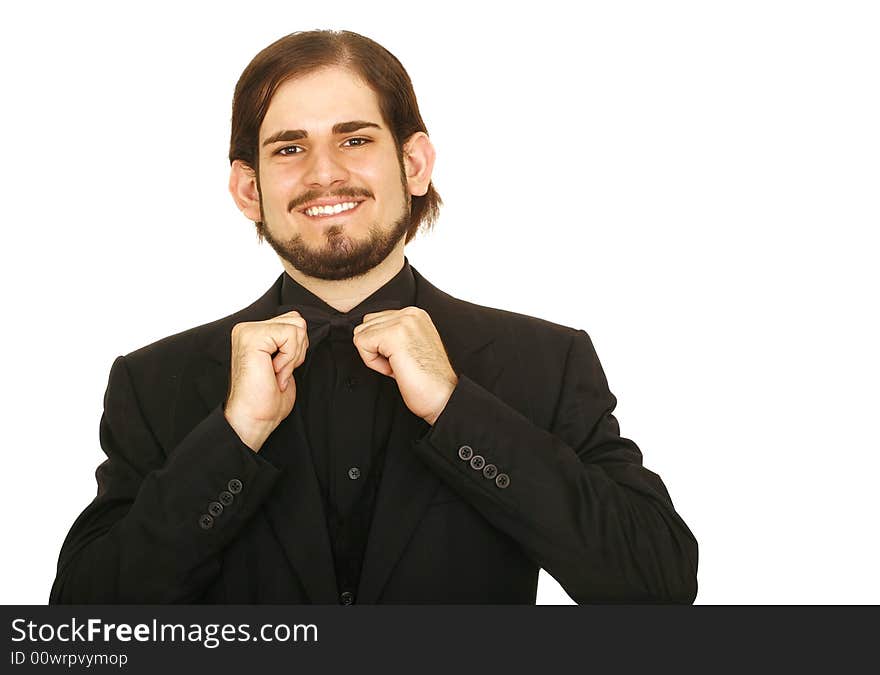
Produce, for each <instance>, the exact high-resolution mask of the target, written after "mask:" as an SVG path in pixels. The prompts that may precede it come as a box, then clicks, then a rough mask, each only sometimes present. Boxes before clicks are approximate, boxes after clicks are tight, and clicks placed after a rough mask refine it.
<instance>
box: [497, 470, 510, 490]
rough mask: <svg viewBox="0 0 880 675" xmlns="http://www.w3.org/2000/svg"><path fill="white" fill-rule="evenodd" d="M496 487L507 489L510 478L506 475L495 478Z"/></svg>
mask: <svg viewBox="0 0 880 675" xmlns="http://www.w3.org/2000/svg"><path fill="white" fill-rule="evenodd" d="M495 485H497V486H498V487H500V488H506V487H507V486H508V485H510V476H508V475H507V474H506V473H499V474H498V475H497V476H495Z"/></svg>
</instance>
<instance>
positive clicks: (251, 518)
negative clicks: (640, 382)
mask: <svg viewBox="0 0 880 675" xmlns="http://www.w3.org/2000/svg"><path fill="white" fill-rule="evenodd" d="M413 274H414V276H415V279H416V304H417V305H418V306H419V307H421V308H423V309H424V310H425V311H427V312H428V314H429V315H430V316H431V319H432V320H433V322H434V325H435V326H436V327H437V330H438V332H439V334H440V336H441V338H442V339H443V343H444V345H445V347H446V350H447V352H448V354H449V357H450V361H451V363H452V365H453V367H454V369H455V371H456V373H457V374H458V376H459V383H458V385H457V387H456V389H455V391H454V392H453V394H452V397H451V398H450V400H449V403H448V404H447V407H446V409H445V410H444V411H443V413H442V414H441V415H440V417H439V418H438V419H437V421H436V423H435V425H434V426H433V427H430V426H429V425H428V424H427V423H426V422H424V421H423V420H421V419H420V418H418V417H416V416H414V415H412V414H411V413H409V411H407V410H405V408H404V409H403V410H402V411H401V412H399V413H398V415H397V417H396V419H395V421H394V423H393V426H392V432H391V438H390V441H389V445H388V447H387V451H386V459H385V467H384V471H383V475H382V481H381V484H380V487H379V492H378V495H377V497H376V506H375V512H374V516H373V521H372V525H371V528H370V533H369V539H368V543H367V549H366V552H365V558H364V565H363V571H362V575H361V582H360V587H359V588H358V590H357V593H356V595H355V601H356V602H358V603H489V604H495V603H528V604H534V602H535V593H536V587H537V578H538V570H539V568H543V569H545V570H546V571H547V572H548V573H550V574H551V575H552V576H553V577H555V578H556V579H557V580H558V581H559V583H560V584H561V585H562V586H563V588H565V590H566V591H567V592H568V594H569V595H570V596H571V597H572V598H573V599H574V600H575V601H577V602H579V603H586V602H683V603H690V602H692V601H693V600H694V597H695V596H696V591H697V581H696V575H697V543H696V540H695V539H694V537H693V535H692V534H691V532H690V530H689V529H688V527H687V525H685V523H684V522H683V521H682V519H681V518H680V517H679V516H678V514H677V513H676V512H675V510H674V508H673V505H672V502H671V500H670V498H669V495H668V493H667V491H666V488H665V487H664V485H663V483H662V481H661V480H660V478H659V477H658V476H657V475H656V474H654V473H652V472H651V471H648V470H647V469H645V468H644V467H643V466H642V455H641V452H640V451H639V449H638V447H637V446H636V445H635V444H634V443H633V442H632V441H630V440H628V439H626V438H621V437H620V435H619V426H618V423H617V420H616V419H615V418H614V416H613V415H612V410H613V409H614V407H615V404H616V399H615V397H614V395H613V394H611V392H610V391H609V389H608V385H607V382H606V379H605V376H604V374H603V371H602V367H601V366H600V364H599V360H598V358H597V356H596V353H595V351H594V350H593V346H592V343H591V341H590V339H589V337H588V336H587V334H586V333H585V332H583V331H579V330H574V329H572V328H566V327H564V326H560V325H556V324H553V323H549V322H547V321H542V320H540V319H536V318H533V317H528V316H523V315H520V314H514V313H511V312H506V311H502V310H497V309H491V308H487V307H481V306H478V305H474V304H471V303H467V302H463V301H461V300H458V299H456V298H453V297H451V296H449V295H447V294H446V293H443V292H442V291H440V290H438V289H437V288H435V287H434V286H433V285H431V284H430V283H428V281H426V280H425V279H424V277H422V276H421V275H420V274H419V273H418V272H417V271H416V270H415V269H413ZM281 279H282V277H279V278H278V280H277V281H276V282H275V283H274V284H273V285H272V287H271V288H270V289H269V290H268V291H267V292H266V293H265V294H264V295H263V296H262V297H261V298H259V299H258V300H257V301H256V302H254V303H253V304H252V305H250V306H249V307H246V308H245V309H243V310H241V311H239V312H237V313H235V314H232V315H230V316H228V317H226V318H223V319H220V320H218V321H215V322H213V323H209V324H206V325H203V326H199V327H197V328H193V329H190V330H188V331H185V332H183V333H179V334H177V335H173V336H170V337H168V338H165V339H163V340H160V341H158V342H156V343H154V344H151V345H149V346H146V347H143V348H142V349H139V350H137V351H135V352H132V353H131V354H128V355H126V356H120V357H118V358H117V359H116V361H115V362H114V363H113V367H112V369H111V371H110V377H109V383H108V386H107V390H106V394H105V397H104V414H103V416H102V418H101V424H100V440H101V446H102V448H103V450H104V452H105V453H106V454H107V460H106V461H105V462H104V463H103V464H101V465H100V466H99V467H98V470H97V472H96V478H97V482H98V494H97V497H96V498H95V499H94V501H93V502H92V503H91V504H90V505H89V506H88V507H87V508H86V510H85V511H84V512H83V513H82V514H81V515H80V516H79V518H78V519H77V520H76V522H75V523H74V524H73V527H72V529H71V530H70V533H69V534H68V536H67V539H66V540H65V542H64V545H63V548H62V550H61V555H60V559H59V563H58V573H57V577H56V579H55V583H54V585H53V587H52V592H51V597H50V602H58V603H62V602H73V603H91V602H97V603H117V602H124V603H169V602H190V603H199V602H210V603H214V602H216V603H269V602H277V603H337V602H340V595H339V589H337V587H336V580H335V574H334V566H333V559H332V553H331V548H330V542H329V539H328V534H327V528H326V519H325V517H324V513H323V505H322V498H321V494H320V491H319V487H318V480H317V477H316V474H315V470H314V468H313V466H312V461H311V453H310V452H309V451H308V447H307V446H306V445H305V444H306V440H305V435H304V433H303V428H302V421H301V420H300V417H299V415H298V414H296V410H297V409H296V406H295V405H294V412H293V413H291V415H290V416H289V417H288V418H287V419H286V420H285V421H284V422H283V423H282V424H281V425H280V426H279V427H278V428H277V429H276V430H275V432H274V433H273V434H272V435H271V436H270V437H269V439H268V440H267V441H266V443H265V445H264V446H263V447H262V449H261V450H260V452H259V453H254V452H253V451H251V450H250V449H249V448H248V447H247V446H245V445H244V444H243V443H242V442H241V440H240V439H239V438H238V436H237V435H236V433H235V432H234V431H233V430H232V428H231V427H230V426H229V424H228V423H227V422H226V420H225V418H224V416H223V411H222V404H223V401H224V398H225V396H226V392H227V387H228V380H229V372H230V363H229V361H230V340H231V336H230V333H231V330H232V327H233V326H234V325H235V324H236V323H239V322H242V321H262V320H265V319H268V318H271V317H272V316H275V314H276V309H277V306H278V305H279V302H280V289H281ZM340 423H344V420H343V421H340ZM489 465H491V466H492V467H494V469H492V468H488V469H487V466H489ZM505 477H506V478H505ZM212 502H213V503H214V504H212ZM209 505H210V506H209ZM218 506H220V507H221V509H222V510H218V508H217V507H218ZM212 514H213V515H212ZM205 516H210V518H206V517H205ZM350 599H351V598H347V599H345V600H350Z"/></svg>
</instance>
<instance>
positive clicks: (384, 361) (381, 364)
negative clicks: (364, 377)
mask: <svg viewBox="0 0 880 675" xmlns="http://www.w3.org/2000/svg"><path fill="white" fill-rule="evenodd" d="M381 337H382V331H379V330H372V331H369V334H367V333H364V332H361V334H360V335H359V336H355V338H354V339H353V342H354V346H355V349H357V352H358V355H360V357H361V360H362V361H363V362H364V364H365V365H366V366H367V367H368V368H372V369H373V370H375V371H376V372H377V373H381V374H382V375H387V376H389V377H394V369H393V368H392V367H391V361H389V357H390V356H391V352H390V351H388V350H387V348H384V347H383V345H382V344H381V343H380V339H381Z"/></svg>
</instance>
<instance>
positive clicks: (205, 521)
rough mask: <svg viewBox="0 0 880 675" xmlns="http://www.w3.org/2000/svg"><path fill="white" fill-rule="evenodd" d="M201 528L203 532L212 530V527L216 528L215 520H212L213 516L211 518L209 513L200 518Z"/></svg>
mask: <svg viewBox="0 0 880 675" xmlns="http://www.w3.org/2000/svg"><path fill="white" fill-rule="evenodd" d="M199 527H201V528H202V529H203V530H210V529H211V528H212V527H214V519H213V518H211V516H209V515H208V514H207V513H203V514H202V515H201V516H200V517H199Z"/></svg>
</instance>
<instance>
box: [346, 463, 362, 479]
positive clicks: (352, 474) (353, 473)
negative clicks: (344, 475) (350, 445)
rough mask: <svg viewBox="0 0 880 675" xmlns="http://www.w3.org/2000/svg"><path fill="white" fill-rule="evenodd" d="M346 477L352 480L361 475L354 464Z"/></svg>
mask: <svg viewBox="0 0 880 675" xmlns="http://www.w3.org/2000/svg"><path fill="white" fill-rule="evenodd" d="M348 477H349V478H351V479H352V480H357V479H358V478H360V477H361V470H360V469H358V468H357V467H356V466H353V467H351V468H350V469H349V470H348Z"/></svg>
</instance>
